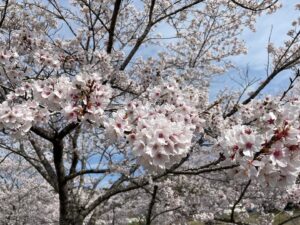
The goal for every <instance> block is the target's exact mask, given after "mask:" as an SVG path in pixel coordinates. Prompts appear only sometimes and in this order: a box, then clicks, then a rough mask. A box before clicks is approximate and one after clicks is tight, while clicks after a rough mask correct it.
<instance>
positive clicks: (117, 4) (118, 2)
mask: <svg viewBox="0 0 300 225" xmlns="http://www.w3.org/2000/svg"><path fill="white" fill-rule="evenodd" d="M121 2H122V0H116V2H115V7H114V11H113V15H112V18H111V23H110V27H109V36H108V43H107V49H106V51H107V53H111V51H112V48H113V43H114V34H115V26H116V23H117V18H118V14H119V9H120V6H121Z"/></svg>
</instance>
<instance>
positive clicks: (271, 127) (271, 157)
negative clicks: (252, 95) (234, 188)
mask: <svg viewBox="0 0 300 225" xmlns="http://www.w3.org/2000/svg"><path fill="white" fill-rule="evenodd" d="M251 106H252V107H251ZM251 106H249V107H250V108H251V110H249V109H250V108H249V107H247V108H246V109H245V108H244V109H241V112H240V113H241V115H242V116H241V117H242V118H243V119H242V122H243V123H244V124H245V125H234V126H232V127H231V128H230V129H226V130H224V132H223V135H222V137H221V138H220V141H219V142H218V144H217V146H218V147H220V148H221V149H222V150H224V151H225V153H226V156H227V158H228V159H229V160H230V161H232V162H235V163H237V164H238V165H239V167H238V168H237V169H236V170H234V172H235V175H236V176H240V177H248V178H257V179H258V180H259V181H260V182H261V183H262V184H264V185H268V186H277V185H278V186H286V185H291V184H294V183H295V180H296V178H297V176H298V173H299V171H300V163H299V162H300V160H299V159H300V148H299V143H300V129H299V121H298V120H299V115H300V108H299V101H298V100H290V101H289V102H287V103H285V104H282V103H280V102H279V101H276V100H273V101H271V100H270V99H269V98H266V99H265V100H262V101H258V102H252V103H251Z"/></svg>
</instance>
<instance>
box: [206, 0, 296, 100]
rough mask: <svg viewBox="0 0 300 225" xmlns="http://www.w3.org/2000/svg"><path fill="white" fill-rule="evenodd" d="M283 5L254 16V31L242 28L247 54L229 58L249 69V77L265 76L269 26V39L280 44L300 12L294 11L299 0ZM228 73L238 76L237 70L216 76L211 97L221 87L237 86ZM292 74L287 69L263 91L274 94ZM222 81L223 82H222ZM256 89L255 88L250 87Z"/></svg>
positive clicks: (283, 86) (286, 83)
mask: <svg viewBox="0 0 300 225" xmlns="http://www.w3.org/2000/svg"><path fill="white" fill-rule="evenodd" d="M281 3H282V5H283V7H282V8H280V9H278V11H277V12H275V13H274V14H271V15H263V16H261V17H259V18H258V19H257V23H256V26H255V28H256V32H252V31H250V30H248V29H247V30H244V32H243V34H242V35H241V38H243V39H244V40H245V42H246V46H247V48H248V54H247V55H241V56H236V57H232V61H233V62H234V63H235V65H237V66H238V67H239V68H241V69H246V67H247V65H248V67H249V69H250V73H249V74H250V76H251V77H253V78H254V77H255V78H258V79H260V80H264V79H265V78H266V65H267V51H266V47H267V44H268V39H269V35H270V31H271V28H272V36H271V42H273V43H274V44H275V46H282V44H283V42H284V40H286V39H287V36H286V33H287V31H288V30H289V29H290V28H291V22H292V21H293V20H295V19H297V16H299V11H296V10H295V5H296V4H297V3H299V0H284V1H283V0H282V1H281ZM229 75H230V76H232V77H234V76H237V72H236V71H233V70H232V71H229V72H228V73H226V74H224V75H223V76H218V77H216V78H215V79H214V80H213V82H212V85H211V99H213V98H214V97H215V95H216V93H218V92H219V91H220V90H221V89H223V88H224V86H227V87H228V88H230V89H235V88H237V85H236V84H234V83H233V82H232V80H231V79H229ZM290 76H292V73H291V72H290V71H286V72H283V73H281V74H280V75H279V76H278V77H277V78H276V79H274V80H273V81H272V82H271V84H270V85H269V86H268V87H266V88H265V89H264V90H263V93H264V94H276V93H278V92H279V91H280V90H283V89H284V88H285V87H286V86H287V85H288V78H289V77H290ZM224 84H225V85H224ZM253 88H255V87H253Z"/></svg>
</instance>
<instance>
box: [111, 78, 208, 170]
mask: <svg viewBox="0 0 300 225" xmlns="http://www.w3.org/2000/svg"><path fill="white" fill-rule="evenodd" d="M177 85H178V84H177V83H176V82H175V81H171V82H170V83H167V82H163V83H162V84H161V85H159V86H157V87H154V88H150V89H149V90H148V91H147V93H146V94H145V95H146V96H148V98H149V101H148V102H142V101H138V100H135V101H132V102H130V103H129V104H128V105H127V106H126V107H125V108H124V109H122V110H119V111H117V112H116V113H114V115H113V118H111V119H110V120H109V121H107V122H106V123H105V126H106V128H107V134H108V135H109V137H110V138H111V139H114V140H115V139H118V138H122V137H124V136H125V140H126V141H127V142H128V143H129V144H130V148H131V149H132V152H133V153H134V155H135V156H136V157H137V158H138V161H139V162H140V163H141V164H142V165H144V166H145V167H147V168H150V169H164V168H166V167H168V166H170V165H171V164H172V163H174V161H176V160H178V159H180V158H182V157H184V156H185V155H186V154H187V153H188V152H189V149H190V147H191V145H192V138H193V133H194V131H195V130H196V129H198V130H201V128H202V125H203V123H204V120H202V119H200V118H199V116H198V114H197V113H196V105H197V95H194V93H193V92H192V91H191V89H190V87H187V88H186V89H184V90H180V88H178V87H177ZM188 90H190V92H189V91H188Z"/></svg>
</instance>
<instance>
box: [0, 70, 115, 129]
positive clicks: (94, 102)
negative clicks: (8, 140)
mask: <svg viewBox="0 0 300 225" xmlns="http://www.w3.org/2000/svg"><path fill="white" fill-rule="evenodd" d="M111 96H112V89H111V88H110V87H109V86H108V85H103V84H102V82H101V77H100V76H99V74H96V73H95V74H88V73H81V74H79V75H77V76H76V77H75V79H74V80H70V78H68V77H59V78H49V79H45V80H35V81H33V82H31V83H30V82H25V83H24V84H23V85H22V86H20V87H18V88H16V90H15V92H11V93H9V94H8V95H7V100H6V101H4V102H3V103H2V104H1V107H0V108H1V112H0V121H1V125H2V126H3V127H4V128H8V129H11V130H13V131H21V132H27V131H28V130H29V129H30V128H31V126H32V125H33V124H37V123H45V122H47V121H49V118H50V117H49V116H50V115H52V114H55V113H60V114H61V115H63V116H64V119H65V120H67V121H74V122H77V121H88V122H91V123H97V124H99V123H101V121H102V120H101V118H102V115H103V113H104V109H105V108H106V107H107V105H108V104H109V102H110V98H111ZM20 101H21V103H19V102H20Z"/></svg>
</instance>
